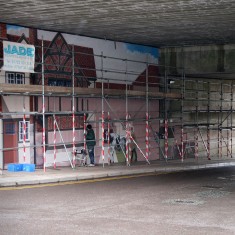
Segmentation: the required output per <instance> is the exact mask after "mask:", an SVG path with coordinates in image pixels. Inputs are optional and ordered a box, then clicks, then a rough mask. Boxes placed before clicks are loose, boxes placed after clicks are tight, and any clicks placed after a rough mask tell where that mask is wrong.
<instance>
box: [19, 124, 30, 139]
mask: <svg viewBox="0 0 235 235" xmlns="http://www.w3.org/2000/svg"><path fill="white" fill-rule="evenodd" d="M25 127H26V130H25V140H26V141H27V140H29V121H26V122H25ZM23 140H24V122H23V121H20V122H19V141H23Z"/></svg>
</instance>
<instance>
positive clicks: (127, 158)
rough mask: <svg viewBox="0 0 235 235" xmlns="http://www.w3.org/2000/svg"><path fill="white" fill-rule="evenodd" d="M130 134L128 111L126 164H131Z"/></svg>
mask: <svg viewBox="0 0 235 235" xmlns="http://www.w3.org/2000/svg"><path fill="white" fill-rule="evenodd" d="M129 142H130V135H129V123H128V113H126V164H127V165H128V166H129V165H130V149H129V145H130V144H129Z"/></svg>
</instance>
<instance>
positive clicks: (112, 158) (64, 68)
mask: <svg viewBox="0 0 235 235" xmlns="http://www.w3.org/2000/svg"><path fill="white" fill-rule="evenodd" d="M19 29H20V30H23V31H25V33H20V34H19V33H18V32H17V33H14V32H13V31H12V27H11V26H9V27H7V25H6V24H1V33H2V35H1V38H2V39H4V40H7V41H9V42H17V43H20V44H21V45H27V44H32V45H34V46H35V64H34V66H33V71H32V73H29V72H27V73H22V72H17V71H15V70H13V71H9V70H7V69H6V67H4V66H5V62H4V56H3V53H5V49H4V50H3V40H2V41H1V44H2V46H1V53H0V55H1V61H0V63H1V65H2V66H3V67H2V70H1V89H0V92H1V125H0V126H1V158H0V159H1V169H6V168H7V164H9V163H30V164H35V165H36V167H39V168H42V167H43V168H44V170H46V168H47V167H54V168H56V167H57V166H67V165H70V166H71V167H72V168H74V167H75V166H76V164H80V162H79V160H81V159H79V158H78V155H81V151H82V150H83V149H85V150H86V126H87V125H88V124H91V125H92V126H93V129H94V131H95V136H96V143H97V144H96V146H95V162H96V164H102V165H103V166H105V165H109V164H110V163H123V165H127V166H129V165H131V164H132V162H131V152H132V150H131V147H130V146H131V142H134V145H135V148H136V152H137V156H138V161H146V162H147V163H148V164H151V161H165V162H168V161H170V160H172V161H174V160H180V161H181V162H182V163H183V162H187V161H188V160H190V161H196V162H198V161H200V160H203V161H204V160H205V159H206V160H208V161H213V160H215V161H217V160H230V159H231V158H232V157H233V148H234V141H233V137H234V133H233V132H234V131H233V129H234V123H233V122H234V121H233V119H234V117H233V109H234V82H233V80H232V79H231V77H229V76H226V77H224V78H221V77H220V76H219V73H218V71H224V69H225V68H226V69H227V70H228V73H229V74H230V72H231V69H232V65H233V62H231V61H232V58H234V56H235V53H234V46H233V45H229V46H227V48H226V47H220V46H218V47H213V46H207V47H206V46H204V47H197V48H196V47H188V48H183V49H182V48H173V49H172V48H170V49H169V48H161V49H157V48H151V47H145V46H139V48H138V49H135V50H136V51H137V52H138V53H137V54H138V55H137V54H135V53H136V51H135V52H134V53H133V56H130V54H128V53H129V52H128V50H127V53H126V52H124V53H123V54H121V53H118V52H117V51H118V50H119V48H121V46H123V45H122V44H124V43H116V42H112V41H108V42H107V41H106V40H99V39H92V40H94V41H92V43H94V44H99V43H100V44H101V43H103V44H104V45H105V46H106V47H107V44H108V45H109V47H111V46H112V48H113V50H114V53H113V54H112V53H106V52H105V51H102V49H100V53H97V54H96V50H95V48H92V45H93V44H92V43H91V47H85V46H84V45H83V46H80V45H79V40H80V41H81V39H79V38H77V37H76V36H73V35H68V34H61V33H54V32H53V33H52V32H51V33H50V32H47V31H40V30H37V29H30V28H23V27H18V29H15V32H16V31H17V30H18V31H19ZM12 32H13V33H12ZM48 35H50V36H48ZM69 37H71V38H72V39H68V38H69ZM81 38H83V39H85V40H86V38H84V37H81ZM66 39H67V41H66ZM76 40H77V41H76ZM69 41H72V42H73V43H70V42H69ZM97 42H98V43H97ZM9 48H11V46H8V49H9ZM12 48H13V49H15V48H14V47H12ZM140 48H141V50H143V49H144V50H143V51H144V52H143V51H142V52H141V53H139V51H140ZM195 48H196V49H198V51H196V52H195ZM13 49H12V50H13ZM109 49H110V48H109ZM15 50H16V49H15ZM138 50H139V51H138ZM111 51H112V50H111ZM198 52H200V53H198ZM12 53H15V51H14V52H12ZM212 53H214V56H213V57H212V56H211V54H212ZM118 54H119V56H118ZM138 56H139V57H138ZM203 57H204V58H205V59H208V60H207V61H209V62H207V64H204V65H203V64H202V62H201V61H202V59H203ZM198 61H200V65H198V64H197V63H198ZM224 61H225V62H224ZM19 63H20V62H19ZM195 69H197V72H196V73H194V72H195ZM200 70H201V71H200ZM200 72H204V73H203V75H202V76H199V74H200ZM205 74H207V76H205ZM208 74H209V75H208ZM133 134H134V136H135V138H134V136H132V135H133ZM87 160H88V161H89V159H87Z"/></svg>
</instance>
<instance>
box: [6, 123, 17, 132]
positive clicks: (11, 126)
mask: <svg viewBox="0 0 235 235" xmlns="http://www.w3.org/2000/svg"><path fill="white" fill-rule="evenodd" d="M4 127H5V134H7V135H14V134H15V124H14V123H13V122H9V123H5V125H4Z"/></svg>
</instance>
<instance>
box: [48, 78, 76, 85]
mask: <svg viewBox="0 0 235 235" xmlns="http://www.w3.org/2000/svg"><path fill="white" fill-rule="evenodd" d="M48 86H63V87H71V86H72V83H71V81H70V80H65V79H51V78H49V79H48Z"/></svg>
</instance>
